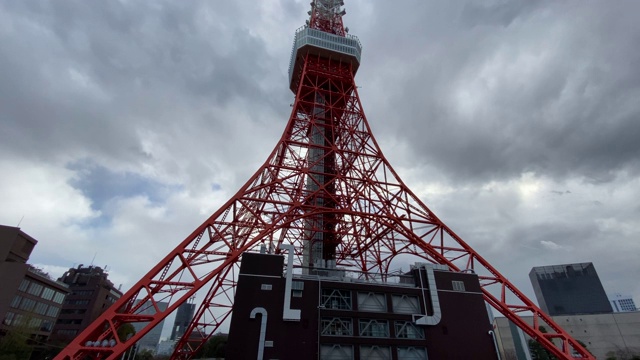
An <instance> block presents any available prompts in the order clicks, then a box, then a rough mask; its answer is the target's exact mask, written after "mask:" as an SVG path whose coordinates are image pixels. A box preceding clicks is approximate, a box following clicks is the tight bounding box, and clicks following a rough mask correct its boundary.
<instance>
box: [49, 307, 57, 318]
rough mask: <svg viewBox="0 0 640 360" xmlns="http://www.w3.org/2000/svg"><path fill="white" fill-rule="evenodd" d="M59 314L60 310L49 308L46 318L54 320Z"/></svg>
mask: <svg viewBox="0 0 640 360" xmlns="http://www.w3.org/2000/svg"><path fill="white" fill-rule="evenodd" d="M59 312H60V308H58V307H55V306H49V309H48V310H47V316H50V317H53V318H56V317H58V313H59Z"/></svg>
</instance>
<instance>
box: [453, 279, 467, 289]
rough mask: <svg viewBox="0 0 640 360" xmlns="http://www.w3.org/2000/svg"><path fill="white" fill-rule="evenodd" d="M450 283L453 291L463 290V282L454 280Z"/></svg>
mask: <svg viewBox="0 0 640 360" xmlns="http://www.w3.org/2000/svg"><path fill="white" fill-rule="evenodd" d="M451 284H452V285H453V290H454V291H464V282H462V281H455V280H454V281H452V282H451Z"/></svg>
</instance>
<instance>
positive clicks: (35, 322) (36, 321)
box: [29, 318, 42, 329]
mask: <svg viewBox="0 0 640 360" xmlns="http://www.w3.org/2000/svg"><path fill="white" fill-rule="evenodd" d="M40 324H42V319H40V318H31V320H29V327H30V328H31V329H39V328H40Z"/></svg>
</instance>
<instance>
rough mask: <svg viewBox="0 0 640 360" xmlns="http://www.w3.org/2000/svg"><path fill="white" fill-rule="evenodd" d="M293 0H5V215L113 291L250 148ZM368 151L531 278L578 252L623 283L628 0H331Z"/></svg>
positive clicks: (502, 266)
mask: <svg viewBox="0 0 640 360" xmlns="http://www.w3.org/2000/svg"><path fill="white" fill-rule="evenodd" d="M308 7H309V1H308V0H305V1H284V0H283V1H276V0H270V1H252V0H243V1H212V0H209V1H158V0H148V1H142V0H140V1H127V0H121V1H108V2H107V1H104V2H87V1H83V0H77V1H70V0H69V1H46V2H45V1H11V0H0V174H1V175H0V224H4V225H10V226H16V225H17V224H18V223H20V227H21V228H22V230H23V231H25V232H26V233H28V234H30V235H31V236H33V237H34V238H36V239H37V240H38V241H39V243H38V245H37V247H36V248H35V250H34V252H33V254H32V257H31V259H30V262H31V263H33V264H36V265H38V266H41V267H43V268H44V269H46V270H47V271H49V272H50V273H51V274H52V275H54V276H59V275H61V274H62V272H64V270H66V269H68V268H69V267H73V266H77V265H78V264H80V263H82V264H85V265H88V264H90V263H91V262H92V259H93V258H94V257H95V260H94V265H99V266H105V265H107V266H108V269H109V273H110V278H111V279H112V280H113V282H114V283H116V284H122V285H123V290H127V289H128V288H129V287H130V286H131V285H133V284H134V283H135V282H136V281H137V280H138V279H139V278H140V277H141V276H142V275H144V274H145V273H146V272H147V271H148V270H150V268H151V267H152V266H154V265H155V264H156V263H157V262H158V261H159V260H160V259H161V258H162V257H164V256H165V255H166V253H167V252H168V251H169V250H170V249H173V248H174V247H175V246H176V245H177V244H178V243H179V242H180V241H182V240H183V239H184V238H185V237H186V236H187V235H188V234H189V233H191V231H193V229H195V228H196V227H197V226H198V225H200V224H201V223H202V222H203V221H204V220H205V219H206V218H207V217H208V216H209V215H210V214H211V213H213V212H214V211H215V210H216V209H218V208H219V207H220V205H221V204H222V203H223V202H224V201H226V200H227V199H228V198H230V197H231V196H232V195H233V194H234V193H235V192H236V191H237V189H238V188H239V187H240V186H241V185H242V184H243V183H244V182H245V181H246V180H247V179H248V177H249V176H250V175H251V174H252V173H254V172H255V171H256V170H257V168H258V167H259V166H260V165H261V164H262V163H263V162H264V160H265V159H266V157H267V156H268V154H269V153H270V152H271V150H272V149H273V146H275V144H276V141H277V140H278V139H279V138H280V135H281V133H282V131H283V130H284V126H285V124H286V122H287V120H288V117H289V112H290V110H291V108H290V106H289V104H291V103H292V102H293V94H292V93H291V92H290V91H289V89H288V84H287V68H288V63H289V56H290V52H291V44H292V41H293V34H294V32H295V30H296V29H297V28H298V27H300V26H301V25H303V24H304V21H305V19H306V17H307V15H306V12H307V11H308V10H309V9H308ZM346 10H347V15H346V16H345V17H344V21H345V24H346V25H347V26H348V27H349V29H350V33H351V34H354V35H357V36H358V37H359V38H360V40H361V42H362V44H363V59H362V64H361V67H360V69H359V72H358V74H357V76H356V82H357V84H358V85H359V86H360V87H361V88H360V89H359V91H360V97H361V100H362V103H363V106H364V109H365V112H366V114H367V118H368V120H369V122H370V124H371V126H372V128H373V132H374V135H375V136H376V138H377V139H378V141H379V143H380V145H381V147H382V150H383V152H384V153H385V155H386V156H387V158H389V160H390V161H391V163H392V165H393V166H394V167H395V169H396V170H397V171H398V173H399V175H400V176H401V177H402V178H403V179H404V181H405V182H406V183H407V184H408V185H409V186H410V188H411V189H412V190H414V192H416V194H417V195H418V196H420V197H421V198H422V200H423V201H424V202H425V203H426V204H427V205H428V206H429V207H430V208H431V209H432V210H433V211H434V212H435V213H436V214H437V215H438V216H439V217H440V218H441V219H442V220H443V221H444V222H445V223H446V224H447V225H449V226H450V227H451V228H452V229H453V230H454V231H455V232H456V233H458V234H459V235H460V236H461V237H462V238H463V239H465V241H466V242H467V243H469V244H470V245H471V246H472V247H474V248H475V249H476V250H477V251H478V252H479V253H480V254H481V255H482V256H484V257H485V258H486V259H487V260H489V261H490V262H491V263H492V264H493V265H494V266H495V267H497V269H498V270H499V271H501V272H502V273H503V274H504V275H505V276H506V277H508V278H509V279H510V280H512V281H513V282H514V283H515V284H516V286H517V287H518V288H519V289H520V290H522V291H523V292H524V293H525V294H526V295H528V296H529V297H531V298H532V299H534V301H535V297H534V296H533V290H532V287H531V284H530V282H529V280H528V273H529V271H530V269H531V268H532V267H533V266H539V265H550V264H565V263H573V262H593V263H594V264H595V267H596V270H597V271H598V274H599V275H600V278H601V280H602V282H603V284H604V287H605V290H607V291H608V292H621V293H626V294H631V295H633V296H634V297H635V299H636V303H638V302H640V284H639V283H638V278H640V261H639V255H640V241H639V240H640V221H639V218H640V202H639V199H640V46H639V45H638V44H640V22H638V21H637V20H638V15H637V14H638V13H639V12H640V2H637V1H616V2H608V1H607V2H604V1H563V2H553V1H515V0H512V1H500V0H493V1H483V2H477V1H469V2H464V1H444V0H443V1H437V2H434V1H422V0H416V1H409V0H403V1H381V0H380V1H364V0H360V1H347V4H346Z"/></svg>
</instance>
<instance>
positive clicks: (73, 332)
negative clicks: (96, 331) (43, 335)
mask: <svg viewBox="0 0 640 360" xmlns="http://www.w3.org/2000/svg"><path fill="white" fill-rule="evenodd" d="M77 333H78V330H66V329H65V330H58V331H56V334H58V335H65V336H76V334H77Z"/></svg>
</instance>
